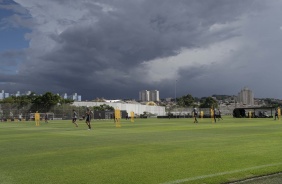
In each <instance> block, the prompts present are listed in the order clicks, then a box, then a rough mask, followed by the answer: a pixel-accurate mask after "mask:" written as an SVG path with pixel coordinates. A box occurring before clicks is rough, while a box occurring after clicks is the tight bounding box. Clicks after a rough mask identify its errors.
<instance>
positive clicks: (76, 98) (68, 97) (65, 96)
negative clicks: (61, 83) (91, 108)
mask: <svg viewBox="0 0 282 184" xmlns="http://www.w3.org/2000/svg"><path fill="white" fill-rule="evenodd" d="M61 97H62V98H63V99H70V100H74V101H78V102H81V95H77V93H74V94H72V95H69V96H68V94H67V93H64V94H63V95H61Z"/></svg>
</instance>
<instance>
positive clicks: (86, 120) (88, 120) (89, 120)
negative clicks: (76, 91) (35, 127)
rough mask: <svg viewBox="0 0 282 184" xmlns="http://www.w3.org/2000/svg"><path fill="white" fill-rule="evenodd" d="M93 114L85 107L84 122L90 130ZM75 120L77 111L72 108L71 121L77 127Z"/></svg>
mask: <svg viewBox="0 0 282 184" xmlns="http://www.w3.org/2000/svg"><path fill="white" fill-rule="evenodd" d="M92 114H93V112H92V111H91V110H90V109H89V108H87V109H86V113H85V123H86V125H87V126H88V130H91V123H90V122H91V115H92ZM76 120H77V112H76V111H75V110H74V109H73V114H72V123H74V124H75V126H76V127H78V124H77V122H76Z"/></svg>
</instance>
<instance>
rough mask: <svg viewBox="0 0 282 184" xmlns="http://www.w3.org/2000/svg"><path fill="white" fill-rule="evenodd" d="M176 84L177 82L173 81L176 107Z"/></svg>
mask: <svg viewBox="0 0 282 184" xmlns="http://www.w3.org/2000/svg"><path fill="white" fill-rule="evenodd" d="M176 82H177V80H175V84H174V102H175V105H176Z"/></svg>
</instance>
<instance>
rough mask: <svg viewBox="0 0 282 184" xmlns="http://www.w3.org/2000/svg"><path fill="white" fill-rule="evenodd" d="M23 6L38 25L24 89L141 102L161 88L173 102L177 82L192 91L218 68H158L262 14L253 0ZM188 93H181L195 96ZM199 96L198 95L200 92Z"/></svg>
mask: <svg viewBox="0 0 282 184" xmlns="http://www.w3.org/2000/svg"><path fill="white" fill-rule="evenodd" d="M17 2H18V3H19V5H21V7H24V8H26V10H27V11H28V14H29V15H30V17H31V18H30V19H29V20H28V22H29V24H27V23H26V24H25V25H27V26H29V27H30V29H31V30H32V32H31V33H29V34H28V35H27V36H26V38H27V39H29V41H30V48H28V49H27V51H26V58H25V59H24V60H23V62H22V65H21V66H19V67H18V69H19V71H18V76H19V78H21V79H25V81H28V84H27V85H26V87H24V86H23V85H21V86H20V87H21V89H22V90H33V91H37V90H38V91H39V92H41V93H42V92H44V91H53V92H59V93H63V92H68V93H73V92H78V93H79V94H82V95H83V97H84V99H85V98H86V99H92V98H95V97H102V96H103V97H106V98H126V97H129V98H130V97H133V98H137V96H138V91H140V90H143V89H159V90H160V91H161V95H162V96H163V97H165V96H166V95H171V92H170V91H171V86H173V83H174V82H173V81H175V76H178V77H177V78H178V81H179V82H181V83H179V84H186V85H189V82H193V80H195V81H194V82H193V83H194V84H196V83H198V82H197V81H201V80H204V77H205V76H206V75H207V73H209V72H210V70H211V67H215V68H217V67H216V66H213V65H217V63H216V62H213V61H212V62H208V63H205V64H201V63H197V58H195V59H194V61H193V62H195V64H193V65H189V66H186V65H187V63H189V62H191V60H190V59H191V58H189V59H187V61H183V62H178V63H176V62H175V63H174V62H173V61H172V62H170V63H166V64H160V65H159V67H155V68H154V70H153V69H152V67H151V66H152V65H155V64H154V63H155V62H154V61H155V60H161V59H164V60H165V59H166V58H168V57H177V56H178V55H180V54H181V53H182V52H184V51H183V50H189V49H200V50H201V49H206V48H209V47H211V46H212V45H213V44H215V43H218V42H223V41H225V40H229V39H232V38H236V37H240V36H241V34H242V29H241V27H240V26H241V25H234V26H230V25H231V24H232V23H234V22H238V21H240V20H241V19H243V18H244V17H246V16H248V15H249V14H251V13H256V11H258V10H260V9H262V7H263V4H261V3H260V1H252V0H249V1H245V0H237V1H233V0H209V1H199V0H190V1H181V0H177V1H170V0H165V1H164V0H156V1H145V0H140V1H123V0H119V1H81V2H80V1H79V2H76V1H48V2H44V3H43V4H40V3H38V2H36V1H30V2H28V3H27V2H21V1H17ZM30 7H32V9H31V8H30ZM52 8H54V10H53V9H52ZM79 10H81V11H79ZM25 17H27V16H25ZM19 20H20V19H19ZM30 21H32V23H30ZM14 22H16V21H14ZM19 25H20V24H19ZM231 61H234V60H232V59H231V60H229V61H226V62H227V63H230V62H231ZM160 63H165V62H160ZM165 65H176V66H177V67H176V68H174V70H175V75H174V76H170V75H171V74H168V73H165V72H163V74H161V73H162V72H161V71H158V68H159V70H164V69H163V67H165ZM182 65H183V66H182ZM144 66H146V67H144ZM210 66H211V67H210ZM168 67H169V66H168ZM171 68H173V66H172V67H171ZM155 73H157V74H158V75H159V78H160V79H159V80H156V78H153V76H154V74H155ZM151 75H152V77H151ZM161 75H163V76H161ZM164 76H165V77H166V78H165V77H164ZM150 77H151V78H150ZM143 78H144V79H143ZM169 78H171V79H169ZM205 80H206V81H208V80H207V79H205ZM6 82H9V81H6ZM13 82H15V83H17V82H16V81H13ZM203 83H204V82H203ZM209 83H210V82H206V83H205V84H206V85H208V84H209ZM32 84H34V86H32ZM27 87H29V88H32V89H27ZM21 89H19V90H21ZM181 89H182V90H181V91H179V94H181V93H182V94H183V93H186V91H188V92H189V89H186V88H181ZM193 89H195V91H194V92H195V93H197V90H199V89H201V87H197V86H196V85H194V86H193ZM211 89H213V86H211ZM179 90H180V88H179ZM207 91H208V90H204V92H203V94H204V93H207ZM211 91H213V90H211ZM198 94H199V93H198Z"/></svg>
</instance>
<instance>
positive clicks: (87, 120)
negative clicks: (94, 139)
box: [85, 108, 91, 130]
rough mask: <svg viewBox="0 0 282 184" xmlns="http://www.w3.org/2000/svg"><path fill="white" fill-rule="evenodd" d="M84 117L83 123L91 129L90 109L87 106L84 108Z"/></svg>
mask: <svg viewBox="0 0 282 184" xmlns="http://www.w3.org/2000/svg"><path fill="white" fill-rule="evenodd" d="M85 118H86V121H85V123H86V124H87V126H88V130H91V124H90V121H91V111H90V109H89V108H87V110H86V113H85Z"/></svg>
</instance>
